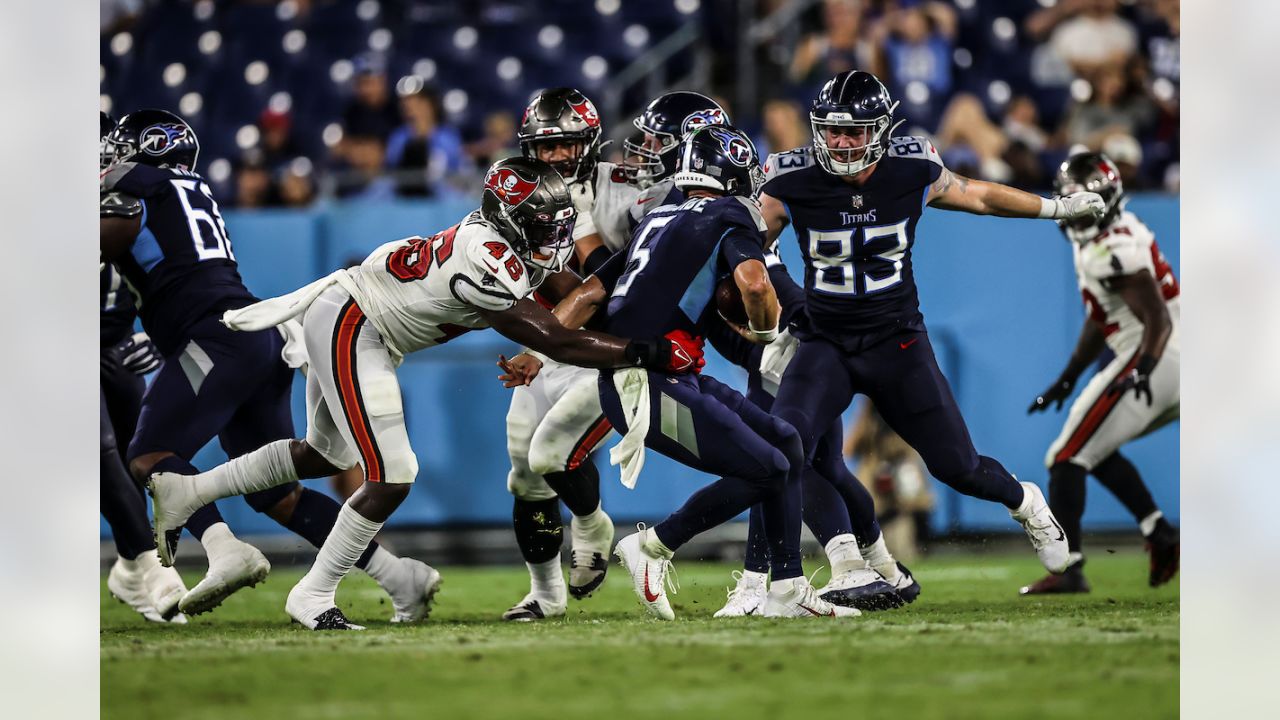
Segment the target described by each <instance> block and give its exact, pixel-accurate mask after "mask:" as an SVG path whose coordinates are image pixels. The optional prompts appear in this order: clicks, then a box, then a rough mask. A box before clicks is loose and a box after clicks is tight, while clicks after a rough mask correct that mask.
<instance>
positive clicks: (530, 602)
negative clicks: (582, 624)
mask: <svg viewBox="0 0 1280 720" xmlns="http://www.w3.org/2000/svg"><path fill="white" fill-rule="evenodd" d="M567 605H568V601H567V600H566V599H565V598H563V597H562V598H560V599H559V601H557V600H556V599H555V598H548V597H546V596H544V595H539V594H538V593H534V592H531V593H529V594H528V595H525V596H524V599H523V600H521V601H520V602H518V603H516V604H515V605H512V606H511V609H509V610H507V611H506V612H504V613H502V619H503V620H508V621H515V622H533V621H535V620H545V619H547V618H552V617H560V616H561V615H564V613H565V610H566V606H567Z"/></svg>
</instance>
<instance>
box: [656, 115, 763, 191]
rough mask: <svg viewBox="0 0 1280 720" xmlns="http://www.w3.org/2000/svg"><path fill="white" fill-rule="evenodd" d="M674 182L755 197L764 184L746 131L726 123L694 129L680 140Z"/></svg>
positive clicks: (758, 163) (755, 154)
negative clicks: (678, 158)
mask: <svg viewBox="0 0 1280 720" xmlns="http://www.w3.org/2000/svg"><path fill="white" fill-rule="evenodd" d="M679 156H680V160H679V165H678V167H677V171H676V174H675V178H674V179H675V185H676V187H678V188H680V189H681V190H684V191H689V190H692V189H694V188H706V189H709V190H714V191H716V192H719V193H722V194H724V195H737V196H740V197H745V198H755V196H756V195H757V194H758V193H759V192H760V188H761V186H763V185H764V171H763V170H761V169H760V155H759V154H758V153H757V152H756V148H755V146H754V145H752V144H751V138H749V137H747V135H746V133H744V132H742V131H741V130H739V129H737V128H735V127H731V126H728V125H708V126H707V127H704V128H699V129H697V130H694V131H693V132H692V133H690V134H689V135H687V136H685V139H684V140H683V141H682V142H681V143H680V152H679Z"/></svg>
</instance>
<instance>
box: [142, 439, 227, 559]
mask: <svg viewBox="0 0 1280 720" xmlns="http://www.w3.org/2000/svg"><path fill="white" fill-rule="evenodd" d="M151 472H153V473H157V472H171V473H177V474H179V475H199V474H200V471H199V470H197V469H196V466H195V465H192V464H191V463H189V462H187V461H186V460H183V459H182V458H180V457H178V456H177V455H170V456H169V457H167V458H164V459H163V460H161V461H160V462H158V463H156V464H155V465H154V466H152V468H151ZM224 522H225V521H224V520H223V519H222V513H220V512H218V506H217V505H214V504H213V503H209V504H208V505H205V506H204V507H202V508H200V509H199V510H196V511H195V512H193V513H191V517H189V518H187V524H186V528H187V532H189V533H191V536H192V537H194V538H195V539H196V540H199V541H200V542H201V543H202V544H203V543H204V534H205V532H206V531H207V530H208V529H209V528H210V527H212V526H213V525H216V524H218V523H224Z"/></svg>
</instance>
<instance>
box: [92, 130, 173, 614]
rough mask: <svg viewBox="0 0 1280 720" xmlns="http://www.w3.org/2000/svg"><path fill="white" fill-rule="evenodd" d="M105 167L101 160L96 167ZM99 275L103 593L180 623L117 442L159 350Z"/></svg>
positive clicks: (114, 202)
mask: <svg viewBox="0 0 1280 720" xmlns="http://www.w3.org/2000/svg"><path fill="white" fill-rule="evenodd" d="M99 125H100V128H99V133H98V140H99V141H101V140H102V139H103V138H105V137H106V136H107V133H109V132H111V130H112V129H113V128H114V127H115V125H116V124H115V121H114V120H112V119H111V118H110V117H109V116H108V115H107V114H106V113H101V118H100V123H99ZM104 167H105V165H103V164H102V163H101V162H100V163H99V168H98V169H99V170H102V169H103V168H104ZM129 205H130V203H128V202H127V201H122V199H121V198H119V197H118V196H116V195H112V194H108V195H103V196H102V197H101V199H100V202H99V213H100V215H101V216H102V217H112V216H114V215H115V214H116V213H118V212H128V206H129ZM98 277H99V286H100V298H101V302H100V304H99V319H100V322H99V329H100V335H101V341H102V353H101V356H100V361H99V364H98V367H99V371H100V378H101V384H100V387H99V390H98V415H99V426H100V428H101V429H100V431H99V440H98V446H99V450H100V452H101V461H100V463H101V467H100V471H99V473H98V490H99V493H100V495H101V506H102V516H103V517H104V518H106V521H107V524H108V525H110V526H111V538H112V540H114V541H115V545H116V554H117V557H116V561H115V563H114V564H113V565H112V566H111V571H110V572H109V573H108V574H107V590H108V591H110V592H111V594H112V595H113V596H114V597H115V598H116V599H117V600H119V601H121V602H123V603H125V604H126V605H128V606H129V607H131V608H133V609H134V610H135V611H137V612H138V613H139V614H140V615H142V617H144V618H146V619H147V620H150V621H152V622H166V621H168V622H176V623H185V622H186V621H187V618H186V616H185V615H183V614H182V613H180V612H178V602H179V601H180V600H181V599H182V596H183V595H185V594H186V593H187V588H186V586H185V585H183V584H182V578H181V577H179V576H178V572H177V571H176V570H174V569H173V568H167V567H164V566H163V565H161V564H160V557H159V556H158V555H157V554H156V543H155V540H153V539H152V537H151V521H150V520H148V519H147V499H146V497H145V496H144V495H143V494H142V489H141V487H139V485H138V484H137V483H136V482H134V480H133V478H132V477H130V476H129V471H128V469H127V468H125V456H124V450H123V448H122V447H121V446H122V445H125V446H127V445H128V443H129V439H130V438H131V437H133V430H134V427H135V426H136V425H137V423H138V408H139V406H140V404H141V402H142V392H143V390H145V389H146V383H145V382H144V381H143V379H142V376H143V375H146V374H147V373H149V372H152V371H153V370H155V369H156V368H157V367H159V366H160V354H159V353H158V352H157V351H156V349H155V345H154V344H153V343H152V342H151V340H150V338H148V337H147V334H146V333H135V332H133V321H134V318H135V317H137V309H136V307H135V305H134V301H133V294H132V293H130V292H129V288H128V287H126V286H125V284H124V281H123V280H122V278H121V276H120V271H119V270H117V269H116V267H115V265H112V264H111V263H108V262H104V263H102V264H101V266H100V268H99V272H98Z"/></svg>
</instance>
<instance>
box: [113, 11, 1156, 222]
mask: <svg viewBox="0 0 1280 720" xmlns="http://www.w3.org/2000/svg"><path fill="white" fill-rule="evenodd" d="M286 1H288V2H293V4H294V6H295V7H301V10H302V11H305V10H306V9H307V7H308V6H310V5H311V4H312V3H313V2H315V3H322V2H325V1H326V0H302V1H301V2H299V0H286ZM794 2H795V0H759V2H757V3H756V5H755V10H756V15H757V19H764V18H767V17H769V16H770V15H772V14H774V13H778V12H784V13H785V11H787V10H790V9H800V12H798V13H796V14H795V18H794V20H793V21H792V22H789V23H784V24H781V28H782V29H781V30H778V31H775V32H773V33H772V34H771V35H768V36H766V37H765V38H764V39H763V41H762V42H760V43H759V44H758V45H757V46H756V47H755V48H754V51H755V57H756V60H757V68H756V76H757V86H756V89H757V96H758V97H757V103H756V104H757V105H758V107H754V108H738V107H734V105H733V103H732V102H731V99H732V98H735V97H736V95H735V93H734V89H735V87H736V83H737V80H738V78H737V76H736V59H737V58H738V57H739V56H738V54H737V52H736V49H735V48H734V47H725V46H724V45H725V43H730V44H732V43H737V42H743V40H742V39H741V38H739V37H738V36H737V34H734V33H730V34H729V37H727V38H726V34H725V33H724V32H713V31H712V28H711V27H710V25H711V24H713V23H724V22H734V20H733V18H734V17H735V13H737V12H740V11H741V6H740V5H738V4H736V3H734V2H732V0H703V2H702V3H701V10H700V13H701V14H700V19H699V22H701V23H702V24H703V26H704V28H706V30H707V32H706V33H705V36H706V40H705V45H706V50H707V52H708V54H709V55H710V56H711V57H713V66H714V71H713V72H712V74H711V77H712V87H710V88H699V89H701V90H704V91H709V92H710V93H712V94H713V95H714V96H715V97H717V98H718V99H720V100H721V101H722V103H723V104H724V106H725V107H726V109H728V110H729V111H730V113H731V115H732V116H733V117H734V119H735V122H736V124H739V125H740V126H742V127H744V128H745V129H748V130H749V131H751V132H752V133H753V134H754V136H755V137H756V138H757V142H758V144H759V146H760V151H761V154H762V156H763V154H764V153H767V152H773V151H778V150H785V149H790V148H793V147H797V146H800V145H804V144H807V143H808V142H809V140H810V128H809V123H808V103H809V101H810V100H811V98H812V97H813V95H814V94H815V93H816V91H817V89H818V88H819V87H820V86H821V84H822V83H823V82H824V81H825V80H826V79H827V78H829V77H830V76H831V75H833V74H835V73H836V72H839V71H842V70H845V69H848V68H850V67H859V68H862V69H866V70H870V71H872V72H874V73H875V74H877V75H878V76H880V77H881V78H882V79H883V80H884V81H885V83H886V85H887V86H888V87H889V89H890V91H891V93H892V95H893V97H894V98H895V99H897V100H899V101H900V103H901V105H900V106H899V108H898V113H897V116H898V117H899V118H905V119H906V123H905V124H904V125H903V126H902V127H901V128H899V130H898V131H897V133H898V134H904V133H909V134H924V135H927V136H929V137H930V138H932V139H933V141H934V143H935V145H936V146H937V147H938V149H939V150H940V151H941V153H942V154H943V158H944V160H945V161H946V162H947V164H948V166H949V167H951V168H952V169H954V170H956V171H957V172H959V173H962V174H965V175H968V176H971V177H977V178H983V179H990V180H998V181H1001V182H1006V183H1009V184H1013V185H1016V186H1020V187H1024V188H1028V189H1037V190H1045V189H1046V188H1048V187H1049V186H1050V183H1051V178H1052V173H1053V171H1054V169H1055V168H1056V166H1057V165H1058V163H1059V162H1061V160H1062V159H1063V158H1064V157H1065V156H1066V155H1067V153H1068V151H1069V149H1070V148H1072V147H1073V146H1077V145H1083V146H1087V147H1089V148H1091V149H1095V150H1103V151H1105V152H1106V153H1108V154H1109V155H1110V156H1111V157H1112V158H1113V159H1114V160H1115V161H1116V163H1117V164H1118V166H1119V168H1120V170H1121V173H1122V174H1123V176H1124V180H1125V183H1126V185H1127V186H1128V187H1130V188H1134V189H1165V190H1168V191H1170V192H1176V191H1177V189H1178V113H1179V107H1178V103H1179V49H1178V37H1179V29H1180V28H1179V0H1128V1H1127V2H1122V1H1121V0H998V1H996V2H990V3H988V2H979V1H978V0H948V1H946V2H943V1H942V0H822V1H819V2H808V3H804V2H801V3H800V4H799V5H795V4H794ZM101 3H102V32H103V37H104V39H105V38H109V37H112V36H114V35H115V34H116V33H119V32H121V31H122V30H123V29H127V28H129V27H130V25H131V24H132V23H133V22H134V21H136V20H137V18H138V17H140V16H141V15H143V14H145V13H147V12H149V11H150V9H151V8H152V7H154V6H155V4H156V3H154V2H149V1H148V0H101ZM259 4H263V3H259ZM582 4H583V5H584V6H585V7H586V8H588V9H590V8H592V7H593V6H594V8H595V9H596V10H597V11H601V12H603V9H602V5H608V4H609V3H607V2H604V0H600V1H598V2H594V3H592V2H591V0H583V2H582ZM686 4H687V3H686ZM476 5H478V6H479V5H485V6H487V5H492V3H484V2H481V3H476ZM696 5H697V3H695V6H696ZM789 5H791V7H788V6H789ZM993 7H995V8H996V9H995V10H993V9H992V8H993ZM1019 9H1020V11H1019ZM1015 11H1016V12H1015ZM1002 13H1003V14H1002ZM350 67H351V70H352V72H351V73H350V77H349V79H347V80H346V81H345V84H346V91H345V95H344V96H343V98H344V99H343V100H342V101H343V102H345V108H343V110H342V112H341V119H340V122H338V123H336V126H330V127H329V128H326V129H325V138H324V145H323V146H322V147H321V148H320V149H319V150H317V148H316V146H315V144H314V143H312V144H310V145H304V144H303V143H300V142H299V141H298V138H297V137H296V132H295V125H296V124H297V123H296V118H295V117H294V112H295V108H293V107H290V106H289V105H288V104H287V103H267V104H266V106H265V107H263V108H262V110H261V112H260V114H259V115H258V117H257V120H256V124H255V126H254V128H253V129H255V130H256V132H253V133H250V134H249V135H248V139H249V140H251V141H252V142H244V139H245V138H242V137H241V136H237V138H236V140H237V147H236V154H237V156H235V157H229V158H226V159H218V160H217V161H216V162H218V163H219V164H220V165H219V166H218V167H206V173H207V174H211V175H215V176H218V177H213V178H212V179H213V180H214V181H215V183H217V184H220V185H222V186H223V187H225V188H227V189H228V190H229V192H224V193H222V196H223V197H225V198H226V204H229V205H234V206H238V207H243V208H255V207H282V206H283V207H302V206H307V205H310V204H311V203H312V202H314V201H315V200H316V199H317V198H319V197H337V198H344V199H385V198H393V197H448V196H451V195H466V194H470V193H472V192H474V191H475V189H476V188H477V186H478V184H479V182H480V178H481V175H482V173H483V171H484V169H485V168H486V167H487V166H488V165H489V164H490V163H492V162H493V161H494V160H497V159H500V158H503V157H507V156H509V155H513V154H516V153H517V152H518V146H517V143H516V129H517V123H518V118H519V113H520V110H521V108H519V107H512V108H510V109H498V110H492V111H488V112H485V113H483V114H481V115H472V116H471V118H470V119H469V120H467V121H466V122H465V123H455V121H454V120H453V119H452V118H451V113H448V112H446V110H445V106H444V104H443V103H442V100H441V95H442V91H441V88H440V87H439V86H438V85H436V84H433V82H432V81H428V80H425V79H424V78H422V77H419V76H416V75H412V74H410V75H405V76H401V77H397V75H398V73H395V72H392V71H391V70H390V69H389V67H388V63H387V61H386V58H385V56H384V55H382V54H380V53H378V52H376V51H372V50H370V51H365V52H361V53H359V54H358V55H356V56H354V57H352V58H351V63H350ZM105 72H106V71H105V70H104V75H105ZM441 79H442V78H435V79H434V80H435V82H437V83H438V82H439V81H440V80H441ZM105 84H106V79H105V78H104V86H105ZM536 89H537V88H530V90H536ZM104 92H105V90H104ZM588 94H590V93H588ZM171 109H173V110H177V111H179V112H180V113H181V108H171ZM115 110H116V111H117V112H116V114H117V115H119V114H120V113H122V112H123V111H126V110H127V109H126V108H116V109H115ZM632 110H638V108H632ZM605 120H606V123H613V124H622V123H629V121H630V118H629V117H619V118H609V117H606V118H605ZM200 130H201V128H200V127H199V125H197V131H200ZM620 145H621V143H615V144H614V146H612V148H610V149H607V150H606V155H607V156H609V159H612V160H615V161H619V160H622V158H620V157H619V156H618V154H617V152H618V146H620ZM610 151H612V155H610ZM203 162H205V163H209V162H210V161H209V160H207V159H206V160H204V161H203Z"/></svg>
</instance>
